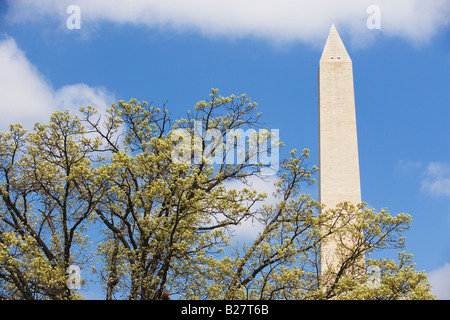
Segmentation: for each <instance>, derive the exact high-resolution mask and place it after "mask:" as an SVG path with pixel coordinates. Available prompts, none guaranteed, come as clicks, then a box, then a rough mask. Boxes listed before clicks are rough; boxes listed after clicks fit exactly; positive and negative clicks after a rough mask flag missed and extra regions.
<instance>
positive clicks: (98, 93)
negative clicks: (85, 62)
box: [0, 37, 114, 130]
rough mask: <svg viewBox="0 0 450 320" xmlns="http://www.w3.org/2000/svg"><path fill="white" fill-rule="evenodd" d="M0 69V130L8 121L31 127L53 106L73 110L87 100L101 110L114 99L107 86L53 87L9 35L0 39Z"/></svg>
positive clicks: (50, 111) (51, 109)
mask: <svg viewBox="0 0 450 320" xmlns="http://www.w3.org/2000/svg"><path fill="white" fill-rule="evenodd" d="M0 70H1V72H0V97H1V99H0V112H1V113H2V116H1V117H0V130H6V129H7V128H8V125H9V124H10V123H22V125H24V126H25V127H26V128H27V129H31V128H32V126H33V124H34V123H35V122H43V123H45V122H47V121H48V118H49V116H50V114H51V113H52V112H53V111H55V110H57V109H60V110H65V109H70V110H72V111H77V110H78V109H79V107H80V106H82V105H84V106H86V105H88V104H90V105H93V106H95V107H97V108H98V109H100V110H105V109H106V108H107V107H109V106H110V104H111V103H112V102H113V101H114V97H113V95H112V94H111V93H109V92H107V90H105V89H103V88H93V87H89V86H88V85H86V84H82V83H80V84H73V85H67V86H63V87H61V88H59V89H57V90H55V89H53V88H52V86H51V85H50V83H49V82H48V81H47V79H45V77H44V76H43V75H42V74H40V73H39V71H38V70H37V68H36V67H35V66H34V65H33V64H32V63H30V61H28V59H27V58H26V55H25V53H24V52H23V51H22V50H20V48H18V46H17V43H16V42H15V40H14V39H13V38H10V37H7V38H5V39H3V40H0Z"/></svg>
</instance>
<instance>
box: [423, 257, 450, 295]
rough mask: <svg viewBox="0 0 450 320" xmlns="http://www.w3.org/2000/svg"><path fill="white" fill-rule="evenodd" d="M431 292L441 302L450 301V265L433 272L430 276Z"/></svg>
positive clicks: (447, 264)
mask: <svg viewBox="0 0 450 320" xmlns="http://www.w3.org/2000/svg"><path fill="white" fill-rule="evenodd" d="M428 280H429V281H430V283H431V285H432V288H431V292H432V293H433V294H435V295H436V296H437V297H438V298H439V299H441V300H450V263H446V264H445V265H444V266H442V267H441V268H439V269H436V270H434V271H431V272H430V273H429V275H428Z"/></svg>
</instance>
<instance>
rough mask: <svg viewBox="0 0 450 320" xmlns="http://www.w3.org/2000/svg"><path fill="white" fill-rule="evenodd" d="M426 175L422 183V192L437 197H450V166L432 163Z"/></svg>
mask: <svg viewBox="0 0 450 320" xmlns="http://www.w3.org/2000/svg"><path fill="white" fill-rule="evenodd" d="M424 174H425V176H426V177H425V178H424V179H423V180H422V182H421V187H422V190H425V191H427V192H429V193H431V194H433V195H436V196H446V197H450V164H447V163H443V162H431V163H429V164H428V166H427V168H426V170H425V172H424Z"/></svg>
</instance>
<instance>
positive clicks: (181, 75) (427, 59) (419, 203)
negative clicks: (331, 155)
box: [0, 0, 450, 299]
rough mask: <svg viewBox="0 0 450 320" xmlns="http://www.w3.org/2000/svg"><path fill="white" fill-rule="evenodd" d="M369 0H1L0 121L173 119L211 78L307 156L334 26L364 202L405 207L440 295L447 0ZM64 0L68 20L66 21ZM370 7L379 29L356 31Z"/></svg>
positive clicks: (448, 84) (444, 255)
mask: <svg viewBox="0 0 450 320" xmlns="http://www.w3.org/2000/svg"><path fill="white" fill-rule="evenodd" d="M375 2H376V1H365V0H357V1H356V0H345V1H339V2H337V1H331V0H329V1H328V0H320V1H297V2H296V1H289V0H280V1H269V0H261V1H249V0H241V1H236V0H228V1H221V0H214V1H206V0H192V1H181V0H167V1H154V0H148V1H114V2H111V1H109V2H108V1H105V0H91V1H87V0H80V1H76V0H72V1H64V0H59V1H57V0H41V1H29V0H6V1H0V110H1V112H2V116H1V118H0V127H1V130H5V129H6V128H7V125H8V124H9V123H11V122H22V123H23V124H24V125H25V126H28V127H31V126H32V124H33V123H34V122H35V121H46V120H47V119H48V116H49V115H50V114H51V112H52V111H54V110H57V109H61V108H63V109H66V108H69V109H72V110H77V109H78V107H79V106H80V105H87V104H92V105H94V106H96V107H98V108H100V109H104V108H106V107H107V106H109V105H110V104H111V103H112V102H114V101H118V100H129V99H131V98H136V99H138V100H140V101H143V100H145V101H149V102H152V103H154V104H155V105H161V104H162V102H164V101H167V105H166V106H167V108H168V109H169V110H170V111H171V112H172V114H173V115H174V116H176V117H178V116H179V117H181V116H184V115H185V114H186V112H187V110H188V109H191V110H192V108H193V106H194V104H195V103H196V102H197V101H199V100H204V99H207V98H208V94H209V93H210V90H211V88H219V89H220V93H221V94H222V95H230V94H232V93H234V94H236V95H237V94H241V93H246V94H247V95H248V96H249V97H251V98H252V99H253V100H254V101H256V102H257V103H258V104H259V106H258V109H259V111H261V112H262V113H263V116H262V119H263V121H264V122H265V123H266V126H267V127H268V128H269V129H279V130H280V139H281V140H282V141H284V143H285V145H286V147H285V148H283V149H282V151H281V156H286V154H287V152H289V151H290V150H291V149H294V148H297V149H298V150H301V149H303V148H309V149H310V150H311V163H312V164H316V165H318V154H317V153H318V139H317V138H318V134H317V133H318V125H317V120H318V113H317V112H318V107H317V103H318V101H317V94H318V92H317V73H318V63H319V59H320V55H321V52H322V48H323V46H324V44H325V40H326V37H327V35H328V31H329V29H330V26H331V23H332V22H334V23H335V25H336V27H337V29H338V31H339V33H340V35H341V38H342V39H343V41H344V43H345V45H346V47H347V51H348V52H349V54H350V56H351V58H352V60H353V68H354V82H355V97H356V114H357V127H358V143H359V161H360V174H361V189H362V198H363V200H364V201H366V202H367V203H368V204H369V206H370V207H373V208H376V209H377V210H379V209H381V208H385V207H387V208H388V209H389V210H390V212H391V213H392V214H397V213H400V212H406V213H409V214H411V215H412V217H413V220H414V221H413V224H412V226H411V230H410V231H409V232H408V233H407V235H406V236H407V240H406V243H407V248H406V251H407V252H408V253H412V254H414V261H415V262H416V263H417V269H419V270H425V271H426V272H427V273H428V274H429V275H430V279H431V281H432V282H433V284H434V292H435V293H436V294H438V296H439V297H441V298H447V299H450V125H449V120H450V25H449V23H450V1H449V0H434V1H420V0H403V1H388V0H380V1H377V2H376V3H375ZM111 3H114V4H111ZM72 4H75V5H78V7H79V8H80V18H81V27H80V29H68V28H67V24H66V22H67V19H68V18H69V16H70V13H69V14H68V13H67V11H66V10H67V7H68V6H69V5H72ZM373 4H376V5H377V6H378V7H379V8H380V16H379V17H380V21H381V25H380V29H368V28H367V24H366V21H367V19H368V18H369V17H370V16H371V14H370V13H368V12H367V8H368V7H369V6H370V5H373ZM311 193H312V194H313V195H314V196H317V185H316V186H315V187H314V188H313V189H311Z"/></svg>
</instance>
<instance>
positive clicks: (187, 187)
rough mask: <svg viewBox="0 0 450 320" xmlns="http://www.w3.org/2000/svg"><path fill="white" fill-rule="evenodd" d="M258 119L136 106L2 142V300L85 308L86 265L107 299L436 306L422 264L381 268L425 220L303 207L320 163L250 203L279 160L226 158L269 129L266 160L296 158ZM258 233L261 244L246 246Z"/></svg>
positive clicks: (300, 164) (299, 167) (238, 105)
mask: <svg viewBox="0 0 450 320" xmlns="http://www.w3.org/2000/svg"><path fill="white" fill-rule="evenodd" d="M256 108H257V104H256V103H255V102H253V101H252V100H251V99H249V98H248V97H247V96H246V95H240V96H235V95H231V96H229V97H223V96H221V95H219V94H218V90H217V89H213V90H212V92H211V94H210V95H209V98H208V99H207V100H205V101H200V102H198V103H197V104H196V105H195V107H194V109H193V110H192V111H190V112H188V114H187V116H186V117H185V118H181V119H173V117H172V115H171V114H170V113H169V111H168V109H167V108H166V107H165V105H163V106H161V107H160V108H158V107H156V106H153V105H151V104H148V103H147V102H142V103H141V102H138V101H136V100H134V99H133V100H131V101H129V102H124V101H119V102H118V103H115V104H113V105H112V106H111V107H110V108H109V109H108V110H107V111H106V113H104V114H100V113H99V112H98V111H97V110H96V109H95V108H94V107H91V106H87V107H84V108H83V107H82V108H81V109H80V113H78V114H71V112H69V111H65V112H63V111H57V112H55V113H54V114H53V115H52V116H51V117H50V120H49V123H48V124H40V123H37V124H36V125H35V126H34V129H33V130H31V131H27V130H25V129H24V128H23V127H22V126H21V125H20V124H13V125H11V126H10V128H9V131H6V132H1V133H0V198H1V199H0V200H1V202H0V298H2V299H81V298H83V297H82V295H81V294H80V292H79V291H77V290H76V289H73V288H71V286H70V285H68V281H69V277H70V276H71V275H70V273H69V272H68V269H69V267H70V266H73V265H75V266H78V267H79V268H81V270H87V269H88V268H93V269H94V270H95V281H96V282H97V283H101V284H102V286H103V289H104V296H105V298H106V299H163V298H164V297H165V296H167V295H170V296H171V297H172V298H184V299H432V298H434V297H433V296H432V295H431V293H430V284H429V282H428V280H427V275H426V274H425V273H424V272H421V271H417V270H415V266H414V264H413V262H412V256H411V255H409V254H406V253H405V252H403V251H399V253H398V258H397V259H392V258H388V257H385V258H382V259H374V258H370V256H371V254H372V253H374V252H376V251H380V250H385V249H397V250H402V249H404V244H405V238H404V236H403V233H404V232H405V231H407V230H408V227H409V225H410V223H411V217H410V216H409V215H407V214H403V213H401V214H398V215H395V216H392V215H391V214H390V213H389V212H388V210H387V209H385V210H382V211H381V212H375V210H372V209H368V208H366V207H365V204H364V203H361V204H350V203H342V204H341V205H339V206H338V207H337V208H331V209H329V208H324V207H323V205H321V204H320V203H318V202H317V201H316V200H314V199H313V198H312V197H311V196H310V195H308V194H306V193H305V192H304V189H305V187H306V186H309V185H311V184H313V183H314V182H315V180H314V175H315V173H316V172H317V170H318V168H317V167H315V166H311V165H310V164H309V162H308V158H309V151H308V150H306V149H304V150H303V151H302V152H301V153H300V154H298V153H297V151H296V150H292V151H291V152H290V153H289V156H288V157H287V158H285V159H282V160H280V161H279V163H277V173H276V179H275V180H276V181H275V183H274V186H273V190H274V194H273V195H268V194H266V193H264V192H261V191H258V188H252V186H251V185H250V180H252V181H254V179H261V181H263V180H264V179H265V177H266V176H265V173H267V171H264V170H267V169H270V168H273V167H271V166H273V164H274V163H273V161H272V163H270V164H269V163H266V162H263V161H259V162H258V161H254V159H257V157H256V158H255V154H252V149H251V148H249V147H248V148H246V149H244V152H243V153H242V154H241V155H239V154H236V155H234V154H233V157H234V156H236V159H238V157H239V156H241V157H242V158H241V160H242V159H243V160H244V161H238V160H236V161H234V162H233V161H229V159H230V158H227V156H229V155H230V152H232V150H229V149H230V148H228V149H226V150H224V148H223V145H224V144H225V143H226V142H227V141H225V140H226V139H228V137H227V134H228V135H229V134H230V132H234V133H236V132H244V130H249V129H255V130H254V132H255V137H253V139H256V140H254V141H263V142H269V141H270V142H269V145H270V147H267V148H266V149H265V152H266V153H267V154H270V153H271V152H275V150H276V149H277V148H278V147H280V146H282V143H281V142H279V141H278V140H277V139H274V137H273V135H272V133H271V132H270V131H269V130H267V129H264V128H263V123H262V122H261V114H260V113H257V112H256ZM256 129H262V130H259V131H256ZM238 130H241V131H238ZM180 132H182V133H184V135H180V134H179V133H180ZM211 133H215V135H216V136H219V137H220V138H219V139H215V138H211V137H207V135H208V134H210V135H211ZM219 133H220V134H219ZM195 137H198V138H199V140H198V141H196V140H195ZM225 137H226V138H225ZM245 141H246V142H245V143H246V144H250V143H251V141H252V137H248V139H247V140H245ZM237 144H238V139H236V140H234V139H232V141H231V144H228V146H234V147H237ZM181 145H183V146H184V147H183V148H180V146H181ZM186 146H187V148H186ZM219 151H220V152H219ZM233 152H234V151H233ZM179 156H182V159H187V160H188V161H180V160H179V159H180V157H179ZM212 159H215V161H212ZM194 160H195V161H194ZM220 160H222V161H220ZM227 160H228V161H227ZM236 181H238V182H240V183H242V184H243V185H244V186H245V187H242V188H232V186H233V182H236ZM268 197H273V199H276V201H270V202H268V201H266V200H267V199H268ZM350 217H352V219H350ZM350 220H351V223H350ZM249 221H251V222H253V223H255V224H258V225H259V226H260V227H261V232H260V233H259V234H258V235H257V236H256V237H255V238H254V239H253V240H252V241H247V242H237V241H235V238H236V232H235V231H236V227H237V226H239V225H240V224H242V223H244V222H249ZM331 237H333V239H339V238H340V237H352V238H353V239H354V240H355V241H352V245H349V244H348V243H346V242H345V241H342V242H341V243H340V244H339V248H338V251H339V255H340V263H339V265H338V266H337V267H336V268H335V269H333V270H329V271H328V272H327V273H326V274H323V275H322V274H321V273H320V266H319V261H320V259H319V258H320V257H319V255H320V245H321V243H323V242H324V241H328V240H329V239H331ZM369 268H371V270H375V271H376V278H375V279H374V278H373V277H374V275H373V274H370V273H368V272H366V271H367V269H369ZM355 269H358V270H359V271H358V272H357V274H358V276H356V277H355V276H354V275H355V273H354V270H355ZM84 285H86V283H85V281H84V280H83V281H82V283H81V286H84Z"/></svg>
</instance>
